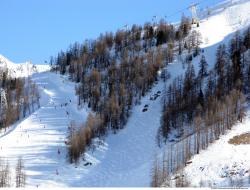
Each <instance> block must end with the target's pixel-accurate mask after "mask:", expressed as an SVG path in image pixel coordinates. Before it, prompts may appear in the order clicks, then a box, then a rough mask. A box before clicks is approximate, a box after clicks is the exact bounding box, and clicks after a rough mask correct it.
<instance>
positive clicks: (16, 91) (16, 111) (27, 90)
mask: <svg viewBox="0 0 250 190" xmlns="http://www.w3.org/2000/svg"><path fill="white" fill-rule="evenodd" d="M0 89H1V96H0V102H1V104H0V129H3V128H6V127H8V126H10V125H11V124H13V123H14V122H16V121H18V120H19V119H20V118H23V117H25V116H26V115H27V114H30V113H31V112H33V111H34V110H35V106H37V107H40V104H39V99H40V95H39V91H38V88H37V86H36V85H35V83H34V82H32V81H31V79H30V78H11V77H10V76H9V75H8V70H7V69H6V70H1V71H0Z"/></svg>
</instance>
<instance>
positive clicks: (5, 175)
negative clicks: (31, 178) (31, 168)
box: [0, 158, 26, 188]
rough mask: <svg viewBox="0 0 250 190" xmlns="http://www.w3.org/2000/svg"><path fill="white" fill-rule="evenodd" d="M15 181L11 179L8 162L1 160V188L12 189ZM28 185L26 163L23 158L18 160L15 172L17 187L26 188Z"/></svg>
mask: <svg viewBox="0 0 250 190" xmlns="http://www.w3.org/2000/svg"><path fill="white" fill-rule="evenodd" d="M13 183H14V181H13V179H12V178H11V171H10V166H9V163H8V161H4V160H3V159H1V158H0V188H6V187H12V185H13ZM25 184H26V174H25V171H24V163H23V160H22V159H21V158H19V159H18V161H17V164H16V170H15V187H16V188H24V187H25Z"/></svg>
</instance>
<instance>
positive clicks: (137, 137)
mask: <svg viewBox="0 0 250 190" xmlns="http://www.w3.org/2000/svg"><path fill="white" fill-rule="evenodd" d="M229 5H230V4H228V6H229ZM211 11H212V12H211V16H210V17H209V18H204V19H203V20H202V21H201V24H200V28H198V29H197V28H196V29H195V30H199V31H200V32H201V34H202V36H203V41H204V43H203V44H202V48H203V49H204V54H205V56H206V59H207V61H208V62H209V64H210V65H209V66H210V68H211V67H212V66H213V64H214V62H215V52H216V48H217V46H218V45H219V44H220V43H227V41H228V40H229V39H230V38H231V36H232V33H233V32H234V31H236V30H238V29H239V30H243V29H244V28H245V27H246V26H247V25H248V24H249V23H250V16H249V12H250V1H246V0H245V1H237V2H235V3H234V4H233V5H232V6H230V7H227V8H226V9H223V8H221V6H219V8H218V7H217V8H216V9H215V8H214V9H212V10H211ZM240 18H241V19H240ZM1 60H2V61H1ZM199 60H200V57H196V58H195V59H194V60H193V63H194V65H195V68H196V69H197V63H198V61H199ZM0 62H1V63H3V64H1V65H3V66H4V65H7V67H8V68H13V72H14V71H15V70H16V69H17V68H16V65H13V64H12V63H11V62H10V61H8V60H7V61H6V59H4V58H2V57H0ZM21 68H22V69H23V70H24V73H25V76H27V75H28V74H27V73H29V68H30V67H29V66H28V67H26V66H25V64H21ZM42 68H43V67H42V66H41V70H42ZM38 70H39V71H41V70H40V67H39V69H38ZM45 70H46V69H45ZM168 71H169V72H170V74H171V79H170V80H169V81H168V83H166V84H164V83H163V81H159V82H158V83H157V84H155V86H154V87H153V88H152V90H151V92H149V93H148V94H147V95H146V96H145V97H143V98H142V100H141V105H137V106H135V107H134V108H133V110H132V114H131V117H130V119H129V121H128V123H127V125H126V126H125V128H124V129H123V130H121V131H119V133H118V134H110V135H109V136H108V137H107V138H106V140H105V142H104V143H102V145H100V146H99V147H97V149H96V150H95V151H94V152H92V151H89V152H88V153H87V154H86V161H82V162H81V163H80V165H79V166H77V167H75V166H74V165H70V164H68V163H67V161H66V145H65V143H64V141H65V139H66V136H67V130H68V125H69V124H70V122H71V121H73V120H75V121H78V122H84V121H85V119H86V116H87V114H88V112H89V110H88V109H86V108H82V109H81V110H78V109H77V97H76V96H75V94H74V84H73V83H71V82H69V81H68V80H67V79H65V77H61V76H60V75H57V74H54V73H49V72H45V73H39V72H38V73H36V74H34V75H33V76H32V79H33V80H34V81H35V82H36V83H37V84H38V85H39V87H40V91H41V93H42V102H41V105H42V106H41V108H40V109H39V110H37V111H36V112H35V113H33V114H32V115H31V116H29V117H27V118H25V119H23V120H22V121H20V122H19V123H17V124H15V125H13V126H12V127H11V130H10V131H8V132H7V133H4V132H2V134H1V136H0V137H1V138H0V146H1V148H2V150H1V152H0V156H1V157H5V158H7V159H8V160H9V161H10V165H11V167H12V169H14V165H15V163H16V160H17V159H18V157H20V156H21V157H22V158H23V160H24V163H25V169H26V172H27V174H28V186H37V185H38V186H43V187H51V186H62V187H67V186H75V187H79V186H97V187H99V186H149V185H150V175H151V168H152V166H153V161H154V158H155V155H157V154H160V153H162V151H163V150H162V149H159V148H158V147H157V145H156V141H155V139H156V134H157V130H158V128H159V126H160V118H161V109H162V102H161V99H160V97H159V98H158V99H156V100H155V101H151V100H150V96H151V95H153V94H155V93H157V91H162V92H163V89H164V85H168V84H169V83H170V82H171V80H172V79H174V78H175V77H176V76H178V75H180V74H183V73H184V72H185V68H183V66H182V63H181V61H179V60H175V61H174V62H173V63H172V64H170V65H169V66H168ZM16 72H17V71H16ZM18 73H19V74H18V76H22V72H21V71H20V72H19V71H18ZM30 74H32V73H30ZM70 100H71V102H70ZM65 103H67V106H63V105H65ZM146 104H147V105H149V109H148V111H147V112H142V109H143V107H144V105H146ZM61 105H62V106H61ZM67 112H68V113H69V116H67V114H66V113H67ZM235 128H236V127H235ZM235 128H234V129H235ZM223 142H224V141H223V140H222V141H221V142H219V144H220V145H221V147H222V146H223ZM211 148H212V147H211ZM230 148H231V146H229V147H228V148H227V149H230ZM236 148H237V147H235V149H236ZM58 150H60V154H58ZM244 150H245V149H244ZM215 152H216V151H215ZM243 154H244V152H243ZM202 155H205V153H204V154H201V156H202ZM230 155H231V156H233V155H234V154H231V153H230ZM198 156H199V155H198ZM246 156H247V154H246ZM203 158H206V156H203V157H201V159H203ZM230 159H232V157H230ZM235 159H237V158H236V157H235ZM196 160H198V161H199V158H196ZM88 162H89V163H91V164H92V165H87V163H88ZM221 162H223V161H222V160H221ZM221 162H220V163H221ZM249 162H250V161H249ZM193 163H194V164H195V163H196V161H195V159H194V160H193ZM218 163H219V162H218ZM84 164H86V165H87V166H84ZM203 165H204V166H212V163H210V164H207V163H204V164H203ZM196 166H198V164H195V165H194V166H193V167H192V165H190V168H191V169H190V170H189V171H190V173H192V172H196V171H197V169H196ZM211 168H212V169H211V170H213V167H211ZM215 168H217V167H216V166H215ZM216 171H217V170H215V172H216ZM57 172H58V173H57ZM187 172H188V171H187ZM210 173H213V172H212V171H211V172H210ZM192 175H196V174H192ZM197 175H199V173H198V172H197ZM213 175H214V174H213ZM190 176H191V174H190ZM211 176H212V175H211ZM211 176H210V177H211ZM208 177H209V176H208ZM196 181H197V180H196ZM196 181H194V184H195V183H196Z"/></svg>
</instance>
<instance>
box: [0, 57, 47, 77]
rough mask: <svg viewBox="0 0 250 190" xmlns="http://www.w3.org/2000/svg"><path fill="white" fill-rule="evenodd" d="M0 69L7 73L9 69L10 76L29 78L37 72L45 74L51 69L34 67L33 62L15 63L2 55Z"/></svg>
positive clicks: (44, 66) (40, 66) (43, 66)
mask: <svg viewBox="0 0 250 190" xmlns="http://www.w3.org/2000/svg"><path fill="white" fill-rule="evenodd" d="M0 68H1V69H2V70H3V71H5V70H7V69H8V75H9V76H11V77H13V78H15V77H17V78H18V77H27V76H30V75H32V74H34V73H37V72H45V71H48V70H49V69H50V67H49V66H48V65H33V64H32V63H31V62H25V63H19V64H17V63H13V62H11V61H10V60H8V59H7V58H5V57H4V56H3V55H0Z"/></svg>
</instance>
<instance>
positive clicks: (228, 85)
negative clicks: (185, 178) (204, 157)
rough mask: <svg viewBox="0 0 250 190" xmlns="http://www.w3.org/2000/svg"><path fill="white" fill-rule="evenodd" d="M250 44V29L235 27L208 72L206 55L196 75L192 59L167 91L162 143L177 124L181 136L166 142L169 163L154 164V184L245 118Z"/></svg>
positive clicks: (180, 167) (160, 183) (161, 180)
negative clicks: (231, 36) (172, 141)
mask: <svg viewBox="0 0 250 190" xmlns="http://www.w3.org/2000/svg"><path fill="white" fill-rule="evenodd" d="M249 49H250V28H248V29H247V30H246V31H245V32H244V33H243V34H242V35H241V34H240V32H236V33H235V35H234V37H233V38H232V40H231V41H230V43H229V45H228V47H226V45H224V44H222V45H219V47H218V49H217V52H216V63H215V65H214V68H213V69H212V70H211V71H207V66H208V64H207V62H206V58H205V56H204V55H202V56H201V60H200V63H199V71H198V74H197V76H196V73H195V70H194V66H193V65H192V64H189V65H188V68H187V70H186V73H185V75H184V76H179V77H177V78H176V79H175V80H174V81H173V83H172V84H171V85H169V87H168V89H166V90H165V96H164V108H163V115H162V125H161V127H160V129H159V132H158V135H157V141H158V144H159V146H161V145H162V143H166V142H167V140H168V135H169V132H170V130H172V129H177V130H178V131H179V135H178V136H177V137H178V141H177V142H174V143H171V144H170V145H169V146H168V147H167V150H166V155H167V156H166V158H164V165H163V166H159V165H158V164H157V165H156V164H155V166H154V169H153V174H152V185H153V186H156V185H158V186H159V185H162V182H163V181H166V180H167V177H168V176H169V175H171V174H175V173H178V171H180V170H181V169H182V168H183V167H185V166H186V165H187V164H188V160H190V158H191V157H192V156H193V155H195V154H199V152H200V150H204V149H206V148H207V147H208V145H209V144H210V143H212V142H214V141H215V140H217V139H218V138H219V137H220V135H223V134H225V132H226V130H229V129H231V128H232V126H233V125H234V124H235V123H236V122H242V120H243V118H244V116H245V102H246V98H245V96H248V94H249V90H250V89H249V84H250V51H249ZM155 167H156V169H155ZM156 171H157V172H158V173H157V174H156V173H155V172H156ZM159 171H160V172H159ZM156 176H159V179H157V180H158V181H157V180H156ZM162 176H163V177H162ZM163 178H164V179H163Z"/></svg>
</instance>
